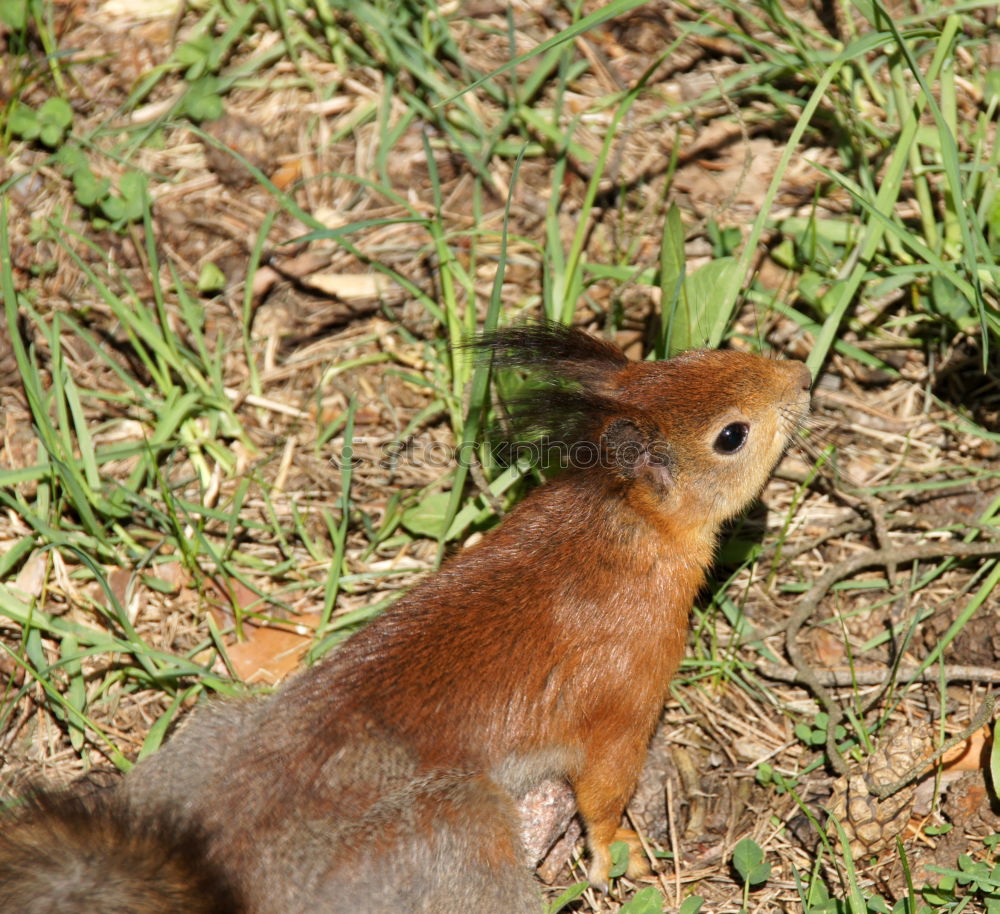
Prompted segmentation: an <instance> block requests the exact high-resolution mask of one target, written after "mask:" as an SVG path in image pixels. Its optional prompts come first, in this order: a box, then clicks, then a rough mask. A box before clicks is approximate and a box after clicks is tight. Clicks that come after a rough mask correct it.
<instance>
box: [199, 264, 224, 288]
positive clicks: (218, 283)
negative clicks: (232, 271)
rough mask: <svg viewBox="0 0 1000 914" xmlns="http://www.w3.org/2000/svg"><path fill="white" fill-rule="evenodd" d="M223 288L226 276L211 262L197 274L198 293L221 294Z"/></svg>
mask: <svg viewBox="0 0 1000 914" xmlns="http://www.w3.org/2000/svg"><path fill="white" fill-rule="evenodd" d="M225 287H226V274H225V273H223V272H222V270H220V269H219V267H218V266H217V265H216V264H214V263H212V261H209V262H208V263H206V264H205V265H204V266H203V267H202V268H201V273H199V274H198V291H199V292H221V291H222V290H223V289H224V288H225Z"/></svg>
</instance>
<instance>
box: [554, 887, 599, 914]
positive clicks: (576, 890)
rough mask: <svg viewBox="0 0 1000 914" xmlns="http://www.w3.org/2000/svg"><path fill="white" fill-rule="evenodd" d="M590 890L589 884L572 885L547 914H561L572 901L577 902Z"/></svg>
mask: <svg viewBox="0 0 1000 914" xmlns="http://www.w3.org/2000/svg"><path fill="white" fill-rule="evenodd" d="M589 888H590V883H589V882H578V883H576V885H571V886H570V887H569V888H568V889H566V891H565V892H563V893H562V895H560V896H559V897H558V898H557V899H556V900H555V901H553V902H552V904H550V905H549V906H548V907H547V908H546V909H545V914H559V912H560V911H561V910H562V909H563V908H565V907H566V905H568V904H569V903H570V902H571V901H576V900H577V898H579V897H580V896H581V895H583V893H584V892H586V891H587V889H589Z"/></svg>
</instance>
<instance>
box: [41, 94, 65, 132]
mask: <svg viewBox="0 0 1000 914" xmlns="http://www.w3.org/2000/svg"><path fill="white" fill-rule="evenodd" d="M38 117H39V119H40V120H43V121H45V122H46V123H49V124H54V125H55V126H57V127H64V128H65V127H68V126H69V125H70V124H72V123H73V109H72V108H71V107H70V106H69V102H67V101H66V99H64V98H59V97H58V96H55V97H53V98H49V99H46V100H45V101H44V102H43V103H42V107H41V108H39V109H38Z"/></svg>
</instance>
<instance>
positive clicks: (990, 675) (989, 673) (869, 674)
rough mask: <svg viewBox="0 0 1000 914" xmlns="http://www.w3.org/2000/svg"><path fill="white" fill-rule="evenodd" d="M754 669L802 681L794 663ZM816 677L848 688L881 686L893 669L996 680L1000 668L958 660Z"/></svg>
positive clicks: (912, 675) (910, 676)
mask: <svg viewBox="0 0 1000 914" xmlns="http://www.w3.org/2000/svg"><path fill="white" fill-rule="evenodd" d="M755 669H756V670H757V672H758V673H760V675H761V676H764V677H765V678H767V679H774V680H776V681H777V682H801V681H802V677H801V676H800V675H799V673H798V671H797V670H796V669H795V668H794V667H790V666H781V665H780V664H777V663H764V662H761V663H758V664H757V665H756V666H755ZM813 672H815V673H816V678H817V679H819V681H820V682H821V683H822V684H823V685H825V686H827V687H829V688H834V689H840V688H850V687H851V686H855V685H859V686H880V685H884V684H885V683H886V682H887V681H888V680H889V679H891V678H892V676H893V673H895V674H896V675H897V677H898V678H899V679H906V680H908V681H910V682H937V681H938V678H939V677H940V676H942V675H943V676H944V678H945V679H946V680H947V681H948V682H991V683H992V682H996V683H1000V669H997V668H996V667H988V666H963V665H961V664H945V665H944V666H943V667H941V666H938V665H937V664H934V665H933V666H929V667H927V668H926V669H925V670H921V669H920V667H919V666H915V665H913V664H907V665H906V666H900V667H899V668H898V669H897V670H895V671H894V670H887V669H884V668H879V669H871V670H858V669H854V670H848V669H843V670H820V671H818V672H817V671H815V670H814V671H813Z"/></svg>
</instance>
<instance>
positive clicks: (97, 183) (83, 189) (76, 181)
mask: <svg viewBox="0 0 1000 914" xmlns="http://www.w3.org/2000/svg"><path fill="white" fill-rule="evenodd" d="M110 187H111V182H110V181H109V180H108V179H107V178H97V177H96V176H95V175H94V173H93V172H92V171H91V170H90V169H89V168H78V169H77V170H76V171H74V172H73V193H74V195H75V196H76V202H77V203H79V204H80V206H84V207H89V206H94V205H95V204H96V203H98V201H100V200H103V199H104V198H105V197H106V196H107V195H108V188H110Z"/></svg>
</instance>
